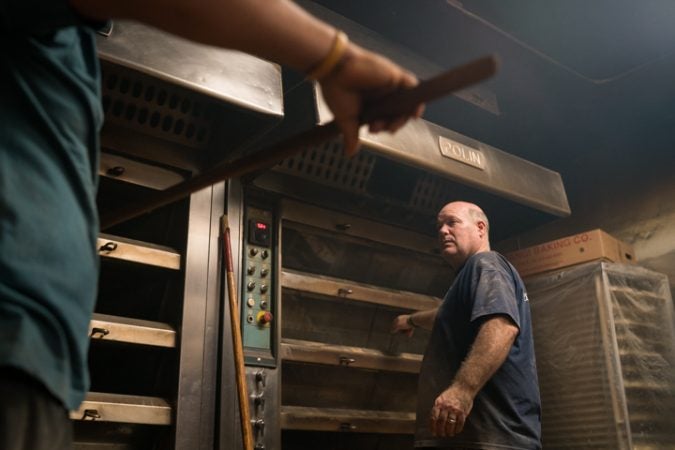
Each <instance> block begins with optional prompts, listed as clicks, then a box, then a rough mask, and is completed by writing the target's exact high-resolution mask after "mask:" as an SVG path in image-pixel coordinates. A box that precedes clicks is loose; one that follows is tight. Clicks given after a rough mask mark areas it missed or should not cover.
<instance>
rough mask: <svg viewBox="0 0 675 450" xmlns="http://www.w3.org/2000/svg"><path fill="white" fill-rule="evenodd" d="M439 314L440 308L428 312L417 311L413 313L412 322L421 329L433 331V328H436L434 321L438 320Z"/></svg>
mask: <svg viewBox="0 0 675 450" xmlns="http://www.w3.org/2000/svg"><path fill="white" fill-rule="evenodd" d="M437 312H438V308H434V309H429V310H426V311H417V312H414V313H411V314H410V316H411V320H412V322H413V323H414V324H415V325H416V326H418V327H420V328H425V329H427V330H431V328H432V327H433V326H434V321H435V320H436V313H437Z"/></svg>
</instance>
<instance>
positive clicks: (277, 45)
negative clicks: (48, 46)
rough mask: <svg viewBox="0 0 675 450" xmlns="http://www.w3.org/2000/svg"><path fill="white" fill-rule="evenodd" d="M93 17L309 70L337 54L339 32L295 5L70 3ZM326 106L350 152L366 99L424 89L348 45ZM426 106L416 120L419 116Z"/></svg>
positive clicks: (155, 0)
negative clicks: (139, 24)
mask: <svg viewBox="0 0 675 450" xmlns="http://www.w3.org/2000/svg"><path fill="white" fill-rule="evenodd" d="M69 1H70V4H71V6H72V7H73V8H74V9H75V10H76V11H77V12H78V13H80V14H82V15H83V16H85V17H89V18H92V19H99V20H102V19H109V18H120V19H134V20H138V21H141V22H144V23H147V24H149V25H153V26H155V27H157V28H161V29H163V30H166V31H168V32H171V33H174V34H177V35H180V36H183V37H185V38H188V39H191V40H194V41H198V42H202V43H205V44H209V45H214V46H220V47H226V48H233V49H237V50H241V51H244V52H247V53H251V54H253V55H256V56H259V57H261V58H264V59H268V60H270V61H274V62H277V63H280V64H283V65H286V66H288V67H291V68H293V69H296V70H298V71H301V72H307V71H308V70H309V69H311V68H313V67H314V66H316V65H317V64H318V63H319V62H320V61H321V60H322V59H323V58H324V57H325V56H326V54H328V53H329V50H330V49H331V47H332V45H333V41H334V39H335V35H336V31H335V29H334V28H333V27H332V26H330V25H328V24H326V23H325V22H323V21H321V20H319V19H317V18H315V17H314V16H312V15H311V14H308V13H307V12H305V11H304V10H303V9H302V8H300V7H299V6H297V5H296V4H294V3H293V2H291V1H289V0H145V1H137V0H69ZM320 82H321V87H322V92H323V95H324V98H325V99H326V103H327V104H328V106H329V107H330V108H331V110H332V111H333V114H334V116H335V120H336V121H337V123H338V124H339V125H340V128H341V130H342V131H343V133H344V137H345V146H346V152H347V154H352V153H354V151H356V147H357V144H358V115H359V113H360V111H361V107H362V103H363V102H362V101H363V99H364V98H368V97H372V96H376V95H382V94H383V93H385V92H388V91H392V90H396V89H398V88H401V87H411V86H414V85H415V84H417V81H416V79H415V77H414V76H413V75H412V74H410V73H408V72H407V71H405V70H403V69H402V68H400V67H399V66H397V65H396V64H394V63H392V62H391V61H389V60H388V59H386V58H383V57H381V56H379V55H377V54H374V53H372V52H369V51H367V50H365V49H363V48H361V47H359V46H357V45H354V44H351V45H349V46H348V47H347V50H346V53H345V57H344V58H343V63H342V64H341V65H339V67H338V69H337V70H335V71H334V72H332V73H331V74H330V75H328V76H326V77H325V78H322V79H321V80H320ZM421 112H422V107H421V105H420V107H419V108H418V109H417V110H416V111H414V112H411V113H410V115H417V116H419V115H420V114H421ZM406 118H407V117H398V118H393V119H391V120H387V121H386V122H385V121H380V122H376V123H372V124H371V130H372V131H381V130H385V129H387V130H389V131H394V130H395V129H397V128H399V127H400V126H402V125H403V123H405V119H406Z"/></svg>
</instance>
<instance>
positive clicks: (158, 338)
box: [89, 313, 176, 348]
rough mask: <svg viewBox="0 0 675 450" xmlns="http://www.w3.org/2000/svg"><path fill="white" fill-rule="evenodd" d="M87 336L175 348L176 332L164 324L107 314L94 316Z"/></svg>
mask: <svg viewBox="0 0 675 450" xmlns="http://www.w3.org/2000/svg"><path fill="white" fill-rule="evenodd" d="M89 336H91V338H92V339H97V340H105V341H114V342H126V343H129V344H141V345H151V346H155V347H167V348H175V347H176V330H174V329H173V328H172V327H171V326H169V325H167V324H165V323H162V322H154V321H149V320H139V319H132V318H128V317H120V316H112V315H108V314H98V313H95V314H94V316H93V318H92V320H91V322H90V323H89Z"/></svg>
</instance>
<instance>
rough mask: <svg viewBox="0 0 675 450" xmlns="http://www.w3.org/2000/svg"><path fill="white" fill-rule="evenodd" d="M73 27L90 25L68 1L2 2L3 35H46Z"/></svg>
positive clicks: (0, 6) (15, 0) (17, 0)
mask: <svg viewBox="0 0 675 450" xmlns="http://www.w3.org/2000/svg"><path fill="white" fill-rule="evenodd" d="M73 25H89V24H88V23H87V22H86V21H85V20H83V18H82V17H80V16H79V15H78V14H77V13H76V12H75V10H73V9H72V7H71V6H70V5H69V4H68V0H3V1H2V2H0V31H1V32H3V33H13V34H14V33H25V34H33V33H46V32H50V31H54V30H57V29H59V28H63V27H68V26H73Z"/></svg>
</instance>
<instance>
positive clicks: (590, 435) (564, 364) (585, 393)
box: [525, 262, 675, 450]
mask: <svg viewBox="0 0 675 450" xmlns="http://www.w3.org/2000/svg"><path fill="white" fill-rule="evenodd" d="M525 284H526V286H527V290H528V295H529V299H530V305H531V310H532V320H533V330H534V339H535V350H536V355H537V369H538V374H539V384H540V389H541V395H542V435H543V446H544V448H545V449H547V450H549V449H642V450H647V449H649V450H655V449H674V448H675V320H674V314H673V301H672V297H671V293H670V287H669V283H668V278H667V277H666V276H665V275H663V274H660V273H657V272H653V271H650V270H647V269H644V268H642V267H638V266H634V265H623V264H613V263H606V262H591V263H587V264H583V265H578V266H574V267H571V268H567V269H563V270H558V271H555V272H549V273H546V274H543V275H538V276H532V277H530V278H528V279H526V280H525Z"/></svg>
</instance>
